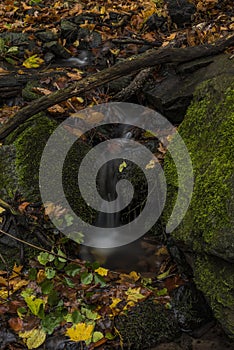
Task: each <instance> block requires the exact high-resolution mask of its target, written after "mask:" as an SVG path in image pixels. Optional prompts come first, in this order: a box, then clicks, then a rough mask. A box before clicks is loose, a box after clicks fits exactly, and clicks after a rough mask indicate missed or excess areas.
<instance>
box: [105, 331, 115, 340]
mask: <svg viewBox="0 0 234 350" xmlns="http://www.w3.org/2000/svg"><path fill="white" fill-rule="evenodd" d="M105 338H106V339H108V340H113V339H115V338H116V335H113V334H111V333H110V332H107V333H106V334H105Z"/></svg>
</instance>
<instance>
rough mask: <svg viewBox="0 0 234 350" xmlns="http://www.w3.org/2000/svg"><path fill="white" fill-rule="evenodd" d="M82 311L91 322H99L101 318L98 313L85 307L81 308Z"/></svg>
mask: <svg viewBox="0 0 234 350" xmlns="http://www.w3.org/2000/svg"><path fill="white" fill-rule="evenodd" d="M81 311H82V313H83V314H85V316H86V317H87V318H88V319H89V320H97V319H98V318H99V315H98V313H97V312H94V311H92V310H90V309H86V308H84V307H82V308H81Z"/></svg>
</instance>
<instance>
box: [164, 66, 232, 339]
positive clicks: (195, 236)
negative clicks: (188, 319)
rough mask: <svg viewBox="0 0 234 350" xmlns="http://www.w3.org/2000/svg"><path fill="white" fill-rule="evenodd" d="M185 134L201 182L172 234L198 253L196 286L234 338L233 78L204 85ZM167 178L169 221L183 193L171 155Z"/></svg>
mask: <svg viewBox="0 0 234 350" xmlns="http://www.w3.org/2000/svg"><path fill="white" fill-rule="evenodd" d="M230 64H233V63H230ZM179 133H180V135H181V137H182V138H183V140H184V142H185V144H186V146H187V148H188V151H189V154H190V156H191V159H192V163H193V170H194V180H195V183H194V190H193V196H192V200H191V203H190V207H189V209H188V211H187V213H186V215H185V217H184V219H183V221H182V223H181V224H180V225H179V226H178V227H177V228H176V229H175V230H174V231H173V232H172V236H173V238H174V239H175V240H176V241H177V242H178V243H179V242H182V243H183V246H184V247H187V248H189V249H190V250H191V249H192V251H193V253H194V254H193V268H194V275H195V282H196V284H197V286H198V288H199V289H201V290H202V291H203V292H204V294H205V296H206V297H207V299H208V301H209V303H210V305H211V307H212V309H213V312H214V315H215V317H216V318H217V319H218V320H219V322H220V323H221V324H222V326H223V328H224V329H225V330H226V332H227V334H228V335H229V336H231V337H232V338H234V273H233V272H234V225H233V224H234V217H233V212H234V172H233V170H234V166H233V164H234V152H233V144H234V79H233V77H231V76H228V75H222V76H218V77H216V78H213V79H211V80H208V81H205V82H203V83H202V84H201V85H200V86H198V88H197V90H196V93H195V95H194V99H193V102H192V103H191V105H190V107H189V109H188V111H187V114H186V117H185V119H184V121H183V122H182V124H181V126H180V127H179ZM165 175H166V178H167V186H168V194H167V204H166V207H165V210H164V214H163V215H164V219H165V222H167V220H168V218H169V217H170V214H171V211H172V208H173V206H174V203H175V200H176V196H177V190H178V188H177V186H178V183H177V173H176V168H175V164H174V162H173V160H172V158H171V156H170V155H169V154H168V155H167V157H166V160H165ZM185 250H186V248H185Z"/></svg>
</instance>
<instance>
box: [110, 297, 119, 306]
mask: <svg viewBox="0 0 234 350" xmlns="http://www.w3.org/2000/svg"><path fill="white" fill-rule="evenodd" d="M120 301H122V299H120V298H112V304H110V308H111V309H115V307H116V305H118V304H119V303H120Z"/></svg>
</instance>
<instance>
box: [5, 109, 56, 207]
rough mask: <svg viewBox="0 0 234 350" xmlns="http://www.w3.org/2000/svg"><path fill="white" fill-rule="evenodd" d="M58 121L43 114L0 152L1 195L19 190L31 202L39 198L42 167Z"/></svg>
mask: <svg viewBox="0 0 234 350" xmlns="http://www.w3.org/2000/svg"><path fill="white" fill-rule="evenodd" d="M56 125H57V124H56V122H54V121H52V120H51V119H49V118H47V117H45V116H44V115H43V114H39V115H36V116H34V117H33V118H30V119H29V120H28V122H27V123H25V124H23V125H22V126H20V127H19V128H18V129H17V130H16V132H15V133H13V134H12V135H11V136H10V137H9V138H8V140H7V142H8V145H6V146H2V147H1V150H0V160H1V161H0V195H1V196H2V197H4V198H7V197H12V195H13V194H14V193H15V192H16V190H19V191H20V192H22V194H23V195H24V196H25V197H26V198H27V199H28V200H34V201H36V200H38V199H39V185H38V178H39V166H40V159H41V155H42V152H43V149H44V147H45V144H46V142H47V140H48V138H49V136H50V134H51V133H52V132H53V131H54V129H55V128H56Z"/></svg>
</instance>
